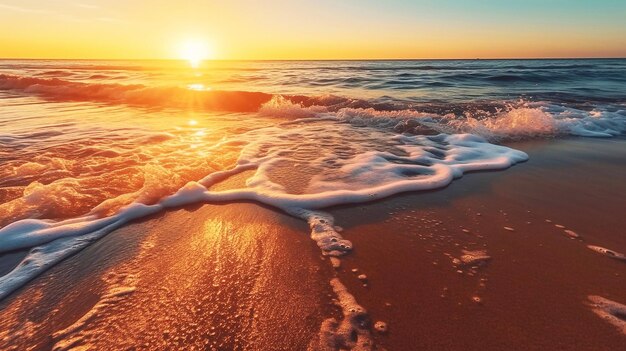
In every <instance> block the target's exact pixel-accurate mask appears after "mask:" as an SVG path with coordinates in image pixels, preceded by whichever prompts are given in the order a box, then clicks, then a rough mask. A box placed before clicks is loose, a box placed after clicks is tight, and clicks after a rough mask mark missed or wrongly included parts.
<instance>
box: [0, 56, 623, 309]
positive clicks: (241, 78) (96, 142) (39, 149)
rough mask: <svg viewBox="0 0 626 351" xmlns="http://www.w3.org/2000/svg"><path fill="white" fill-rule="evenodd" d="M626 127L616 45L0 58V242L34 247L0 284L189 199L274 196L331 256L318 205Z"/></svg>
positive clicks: (273, 203) (491, 166)
mask: <svg viewBox="0 0 626 351" xmlns="http://www.w3.org/2000/svg"><path fill="white" fill-rule="evenodd" d="M624 132H626V60H625V59H567V60H415V61H245V62H238V61H215V62H205V63H204V64H203V65H201V66H200V67H197V68H193V67H190V66H189V64H187V63H186V62H179V61H85V60H1V61H0V164H1V167H0V227H2V229H0V253H6V252H11V251H15V250H31V251H30V253H28V255H26V257H25V258H24V260H23V261H22V263H21V264H20V265H18V266H17V267H15V268H14V269H13V270H11V271H10V272H8V273H7V274H5V275H3V276H1V277H0V298H3V297H5V296H7V295H8V294H10V293H11V292H12V291H14V290H16V289H17V288H19V287H21V286H23V285H24V284H26V283H27V282H28V281H30V280H31V279H33V278H34V277H35V276H37V275H39V274H41V273H42V272H43V271H45V270H46V269H48V268H49V267H51V266H53V265H54V264H56V263H57V262H59V261H60V260H62V259H63V258H65V257H67V256H69V255H71V254H73V253H75V252H77V251H78V250H81V249H82V248H84V247H86V246H88V245H90V244H91V243H93V242H94V241H95V240H98V239H99V238H101V237H103V236H104V235H106V234H107V233H109V232H111V231H113V230H115V229H117V228H120V227H122V226H124V225H126V224H127V223H129V222H130V221H132V220H135V219H138V218H142V217H145V216H148V215H151V214H155V213H159V212H161V211H164V210H165V209H167V208H175V207H179V206H183V205H187V204H192V203H205V202H208V203H220V202H233V201H235V202H236V201H253V202H257V203H261V204H265V205H268V206H270V207H272V208H275V209H277V210H279V211H282V212H284V213H287V214H289V215H292V216H294V217H296V218H300V219H302V220H304V221H306V222H308V224H309V226H310V229H311V233H310V234H311V237H312V239H313V240H314V241H315V242H316V243H317V244H318V246H319V247H320V249H321V251H322V253H323V254H324V255H326V256H330V257H333V258H337V259H338V258H339V257H341V256H343V255H345V254H347V253H348V252H350V251H351V250H352V243H351V242H349V241H348V240H345V239H344V238H342V236H341V234H340V230H338V229H337V227H336V226H335V224H334V220H333V217H332V216H331V215H330V214H328V213H326V212H324V211H323V210H324V209H325V208H327V207H330V206H336V205H345V204H354V203H364V202H370V201H374V200H378V199H383V198H386V197H389V196H391V195H394V194H398V193H402V192H411V191H417V190H430V189H436V188H441V187H445V186H446V185H448V184H450V182H452V181H453V180H454V179H457V178H460V177H461V176H462V175H463V174H464V173H467V172H471V171H482V170H500V169H506V168H508V167H511V166H513V165H515V164H517V163H522V162H525V161H526V160H528V155H527V154H526V153H524V152H522V151H518V150H515V149H513V148H511V147H508V146H507V142H509V141H513V140H524V139H537V138H540V139H552V138H570V137H601V138H613V137H618V138H619V137H622V136H623V135H624ZM242 174H243V175H246V180H245V184H243V185H242V186H239V187H235V188H226V189H222V188H220V186H219V185H220V184H221V182H223V181H225V180H228V179H230V178H231V177H234V176H237V175H242ZM337 284H339V285H337ZM337 286H338V287H337ZM333 288H335V290H337V289H339V290H341V289H342V288H341V283H336V284H335V285H333Z"/></svg>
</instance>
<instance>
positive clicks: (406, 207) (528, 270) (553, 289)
mask: <svg viewBox="0 0 626 351" xmlns="http://www.w3.org/2000/svg"><path fill="white" fill-rule="evenodd" d="M625 145H626V141H625V140H624V139H623V138H615V139H582V138H571V139H562V140H550V141H530V142H516V143H512V144H510V146H512V147H515V148H517V149H520V150H523V151H525V152H527V153H528V154H529V156H530V160H529V161H528V162H526V163H523V164H520V165H517V166H515V167H513V168H511V169H509V170H506V171H504V172H480V173H472V174H467V175H466V176H464V177H463V178H462V179H460V180H457V181H455V182H453V183H452V184H451V185H450V186H448V187H447V188H445V189H440V190H436V191H428V192H418V193H410V194H404V195H400V196H395V197H392V198H389V199H386V200H383V201H378V202H374V203H369V204H363V205H358V206H342V207H339V208H333V209H330V210H329V212H330V213H332V214H333V215H334V216H335V223H336V224H337V225H339V226H341V227H343V229H344V230H343V232H342V235H343V236H344V237H345V238H346V239H349V240H351V241H352V242H353V244H354V251H353V252H352V253H351V254H349V255H347V256H345V258H343V259H342V265H341V267H340V268H339V269H336V270H335V269H333V268H332V266H331V265H330V263H329V262H328V259H326V258H324V257H322V256H321V254H320V251H319V248H318V247H317V246H316V245H315V242H313V241H311V240H310V239H309V238H308V234H309V233H308V231H309V229H308V226H307V224H306V223H304V222H303V221H301V220H298V219H294V218H292V217H289V216H287V215H285V214H282V213H278V212H276V211H275V210H273V209H271V208H267V207H264V206H259V205H257V204H254V203H243V204H239V203H237V204H235V203H233V204H226V205H212V204H206V205H197V206H193V207H186V208H182V209H178V210H175V211H169V212H166V213H162V214H159V215H156V216H153V217H151V218H149V219H146V220H142V221H140V222H135V223H132V224H131V225H129V226H127V227H124V228H122V229H119V230H116V231H114V232H113V233H110V234H109V235H107V236H106V237H104V238H103V239H101V240H99V241H98V242H97V243H95V244H93V245H91V246H89V247H87V248H86V249H84V250H82V251H80V252H79V253H78V254H76V255H74V256H72V257H70V258H68V259H66V260H65V261H63V262H62V263H60V264H58V265H56V266H55V267H53V268H52V269H50V270H49V271H48V272H46V273H44V274H43V275H41V276H40V277H38V278H36V279H35V280H34V281H32V282H31V283H30V284H28V285H27V286H26V287H24V288H22V289H20V290H19V291H17V292H16V293H14V294H13V295H12V296H10V297H9V298H7V299H5V300H3V301H2V302H1V305H0V317H1V318H0V348H1V349H7V350H24V349H32V350H47V349H52V348H54V349H59V350H62V349H72V348H78V349H80V348H81V347H85V348H86V349H176V348H180V347H184V348H185V349H219V350H225V349H237V350H286V349H290V350H302V349H307V347H309V344H310V343H311V340H314V339H315V338H316V337H317V336H318V334H319V332H320V325H321V324H322V322H323V321H324V320H325V319H326V318H328V317H332V316H334V317H336V318H340V317H341V314H340V313H339V310H338V309H337V308H336V307H335V306H334V304H333V298H335V296H334V294H333V292H332V289H331V287H330V285H329V283H328V282H329V281H330V279H332V278H333V277H334V276H338V277H340V279H341V281H342V282H343V283H344V284H345V285H346V286H347V287H348V290H349V291H350V293H352V294H353V295H354V297H355V298H356V300H357V301H358V302H359V304H360V305H361V306H363V307H364V308H366V309H367V310H368V312H369V316H370V319H371V321H372V323H373V322H375V321H384V322H385V323H387V325H388V328H389V329H388V332H386V333H374V335H375V342H376V346H377V347H379V348H384V349H387V350H416V349H439V350H443V349H465V350H502V349H508V350H529V349H559V350H616V349H619V348H620V347H621V345H623V343H624V334H623V332H621V331H620V330H619V328H618V327H616V326H614V325H612V324H610V323H609V322H607V321H605V320H603V319H602V318H600V317H599V316H598V315H596V314H595V313H593V312H592V308H591V306H590V302H589V299H588V296H590V295H599V296H602V297H604V298H607V299H610V300H613V301H616V302H619V303H626V289H624V275H625V274H626V265H625V264H624V262H621V261H619V260H615V259H611V258H610V257H607V256H604V255H601V254H599V253H597V252H595V251H592V250H590V249H588V248H587V245H598V246H602V247H606V248H610V249H612V250H615V251H617V252H624V251H626V237H624V236H623V235H622V234H623V229H622V228H623V227H624V219H623V218H622V217H621V216H619V213H620V212H621V211H622V210H623V196H624V194H626V185H624V183H623V181H621V180H623V179H625V178H626V173H625V172H626V170H625V169H624V167H623V160H624V159H626V148H624V146H625ZM235 185H236V184H235ZM226 186H228V184H227V185H226ZM231 186H232V185H231ZM505 227H506V228H508V229H506V228H505ZM565 230H571V231H573V232H575V233H576V234H577V235H578V236H579V238H572V234H571V233H569V234H568V232H565ZM463 250H468V251H472V252H474V253H476V252H477V251H481V250H482V251H484V252H483V254H485V255H488V256H489V257H490V259H489V260H487V261H486V262H485V263H484V264H482V265H476V266H475V268H472V267H470V266H465V265H463V264H459V261H455V259H457V260H458V259H459V258H460V257H462V256H463V254H464V252H463ZM21 255H23V254H20V253H19V252H14V253H10V254H6V255H3V256H2V257H0V262H1V264H0V269H2V270H3V272H6V271H7V270H10V269H11V265H14V264H16V261H17V259H18V258H19V257H21ZM360 274H365V275H366V276H367V278H366V279H365V280H363V279H358V278H357V276H358V275H360ZM361 278H363V277H361Z"/></svg>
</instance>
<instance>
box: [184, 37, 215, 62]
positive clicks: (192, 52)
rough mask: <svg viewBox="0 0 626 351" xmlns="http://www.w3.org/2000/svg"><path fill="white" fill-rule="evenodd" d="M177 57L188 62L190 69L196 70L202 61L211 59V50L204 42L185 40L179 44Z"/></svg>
mask: <svg viewBox="0 0 626 351" xmlns="http://www.w3.org/2000/svg"><path fill="white" fill-rule="evenodd" d="M179 55H180V58H181V59H183V60H187V61H189V64H190V65H191V67H193V68H197V67H198V66H200V64H201V63H202V61H204V60H208V59H212V58H213V50H212V48H211V46H210V45H209V44H208V43H207V42H206V41H202V40H187V41H184V42H183V43H181V45H180V50H179Z"/></svg>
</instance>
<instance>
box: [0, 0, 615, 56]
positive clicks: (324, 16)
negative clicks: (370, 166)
mask: <svg viewBox="0 0 626 351" xmlns="http://www.w3.org/2000/svg"><path fill="white" fill-rule="evenodd" d="M624 16H626V1H611V0H605V1H600V0H599V1H595V2H592V1H577V0H568V1H565V0H542V1H539V0H525V1H515V0H511V1H504V0H500V1H495V0H481V1H461V0H439V1H434V0H414V1H409V0H388V1H371V0H360V1H357V0H344V1H331V0H318V1H303V0H266V1H252V0H231V1H209V0H205V1H201V0H186V1H185V0H178V1H171V0H135V1H131V0H125V1H123V0H108V1H104V0H75V1H73V0H47V1H40V0H19V1H14V0H0V33H3V34H2V35H1V36H0V57H4V58H118V59H144V58H145V59H152V58H154V59H161V58H179V56H180V46H181V44H182V43H183V42H186V41H188V40H196V41H200V42H202V43H204V45H205V46H206V47H207V48H208V49H207V51H209V52H211V54H210V56H211V57H209V58H216V59H358V58H476V57H480V58H492V57H503V58H509V57H626V25H625V24H623V22H624V20H623V19H624Z"/></svg>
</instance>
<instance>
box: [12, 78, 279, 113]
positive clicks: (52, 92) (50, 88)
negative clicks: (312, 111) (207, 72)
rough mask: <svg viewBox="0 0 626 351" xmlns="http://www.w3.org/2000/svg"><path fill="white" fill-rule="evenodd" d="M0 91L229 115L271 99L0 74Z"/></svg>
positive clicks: (249, 94)
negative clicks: (228, 112) (198, 110)
mask: <svg viewBox="0 0 626 351" xmlns="http://www.w3.org/2000/svg"><path fill="white" fill-rule="evenodd" d="M0 90H17V91H20V92H23V93H27V94H36V95H40V96H43V97H45V98H49V99H54V100H62V101H98V102H107V103H124V104H128V105H139V106H148V107H154V106H161V107H178V108H194V109H207V110H223V111H232V112H254V111H257V110H258V109H259V107H260V106H261V105H262V104H264V103H266V102H268V101H269V100H270V99H271V98H272V95H271V94H266V93H260V92H249V91H206V90H203V91H198V90H192V89H186V88H181V87H168V86H163V87H148V86H145V85H142V84H129V85H124V84H110V83H108V84H107V83H84V82H74V81H67V80H62V79H58V78H50V79H46V78H34V77H22V76H14V75H7V74H0Z"/></svg>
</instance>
